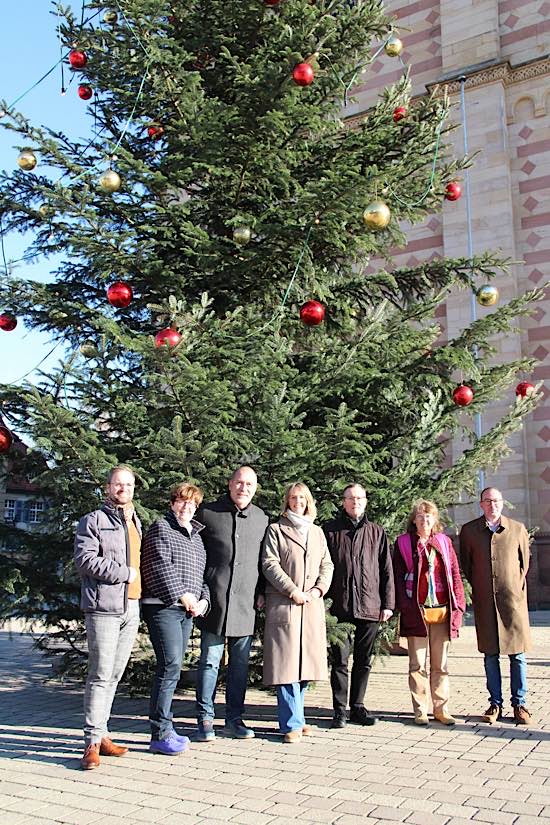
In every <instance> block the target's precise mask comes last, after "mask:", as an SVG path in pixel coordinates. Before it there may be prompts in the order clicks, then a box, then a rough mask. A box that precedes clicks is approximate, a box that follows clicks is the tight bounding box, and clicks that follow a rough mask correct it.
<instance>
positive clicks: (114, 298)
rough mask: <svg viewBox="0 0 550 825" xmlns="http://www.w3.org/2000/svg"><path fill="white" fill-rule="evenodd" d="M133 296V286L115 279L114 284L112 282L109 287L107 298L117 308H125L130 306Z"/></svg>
mask: <svg viewBox="0 0 550 825" xmlns="http://www.w3.org/2000/svg"><path fill="white" fill-rule="evenodd" d="M133 297H134V293H133V292H132V287H131V286H129V284H125V283H124V281H115V282H114V284H111V286H110V287H108V289H107V300H108V301H109V303H110V304H111V306H113V307H116V308H117V309H124V308H125V307H127V306H130V304H131V303H132V298H133Z"/></svg>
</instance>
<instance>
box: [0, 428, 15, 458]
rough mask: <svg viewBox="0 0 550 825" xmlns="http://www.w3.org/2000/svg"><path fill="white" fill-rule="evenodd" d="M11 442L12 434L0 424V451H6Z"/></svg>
mask: <svg viewBox="0 0 550 825" xmlns="http://www.w3.org/2000/svg"><path fill="white" fill-rule="evenodd" d="M12 444H13V436H12V434H11V433H10V431H9V430H8V428H7V427H4V425H3V424H2V425H0V453H7V452H8V450H9V449H10V447H11V445H12Z"/></svg>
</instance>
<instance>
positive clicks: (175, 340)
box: [155, 327, 181, 348]
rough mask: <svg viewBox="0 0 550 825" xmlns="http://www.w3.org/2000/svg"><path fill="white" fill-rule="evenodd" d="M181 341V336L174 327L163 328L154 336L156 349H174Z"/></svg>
mask: <svg viewBox="0 0 550 825" xmlns="http://www.w3.org/2000/svg"><path fill="white" fill-rule="evenodd" d="M180 341H181V335H180V334H179V332H178V331H177V329H174V327H165V329H161V330H160V332H157V334H156V335H155V346H156V347H169V348H171V347H175V346H176V344H179V342H180Z"/></svg>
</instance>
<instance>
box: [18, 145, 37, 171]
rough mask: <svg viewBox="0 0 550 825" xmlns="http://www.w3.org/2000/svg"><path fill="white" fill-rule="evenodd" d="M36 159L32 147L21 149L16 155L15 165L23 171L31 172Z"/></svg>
mask: <svg viewBox="0 0 550 825" xmlns="http://www.w3.org/2000/svg"><path fill="white" fill-rule="evenodd" d="M37 163H38V161H37V160H36V155H35V154H34V152H33V150H32V149H23V150H22V151H21V152H19V155H18V157H17V165H18V166H19V168H20V169H22V170H23V172H32V170H33V169H34V167H35V166H36V164H37Z"/></svg>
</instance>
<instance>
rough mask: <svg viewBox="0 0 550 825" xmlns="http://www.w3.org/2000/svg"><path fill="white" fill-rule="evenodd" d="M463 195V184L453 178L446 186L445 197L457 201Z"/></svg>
mask: <svg viewBox="0 0 550 825" xmlns="http://www.w3.org/2000/svg"><path fill="white" fill-rule="evenodd" d="M461 195H462V186H461V185H460V184H459V182H458V181H457V180H451V181H449V183H448V184H447V186H446V187H445V197H446V198H447V200H448V201H457V200H458V199H459V197H460V196H461Z"/></svg>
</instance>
